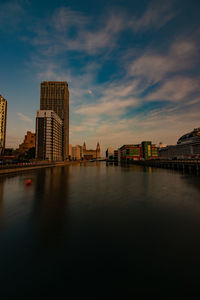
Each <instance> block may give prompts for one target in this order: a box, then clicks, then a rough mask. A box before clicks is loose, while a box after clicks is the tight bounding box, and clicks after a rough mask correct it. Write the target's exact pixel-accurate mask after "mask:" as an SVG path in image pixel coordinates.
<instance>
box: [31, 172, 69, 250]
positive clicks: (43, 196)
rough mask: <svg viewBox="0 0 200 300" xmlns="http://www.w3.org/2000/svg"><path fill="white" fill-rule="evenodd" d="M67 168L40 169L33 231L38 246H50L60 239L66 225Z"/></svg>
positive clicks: (36, 188)
mask: <svg viewBox="0 0 200 300" xmlns="http://www.w3.org/2000/svg"><path fill="white" fill-rule="evenodd" d="M69 171H70V170H69V167H68V166H66V167H55V168H48V169H41V172H40V174H38V176H37V179H36V186H35V197H34V199H35V200H34V207H33V213H34V216H33V217H34V227H35V228H34V230H35V233H36V240H37V242H39V243H40V246H44V247H46V246H48V245H49V246H50V245H52V244H54V245H55V244H56V243H55V240H57V241H58V242H59V240H61V239H62V236H63V234H64V231H66V228H65V226H66V225H67V224H66V222H67V218H66V210H67V203H68V193H69Z"/></svg>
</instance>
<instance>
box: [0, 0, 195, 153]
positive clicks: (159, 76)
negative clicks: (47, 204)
mask: <svg viewBox="0 0 200 300" xmlns="http://www.w3.org/2000/svg"><path fill="white" fill-rule="evenodd" d="M199 15H200V1H199V0H190V1H189V0H168V1H163V0H159V1H155V0H153V1H150V0H148V1H147V0H140V1H139V0H131V1H129V0H126V1H121V0H118V1H117V0H115V1H113V0H107V1H105V0H101V1H100V0H96V1H92V0H86V1H81V0H79V1H78V0H73V1H71V0H69V1H64V0H57V1H52V0H48V1H46V0H42V1H41V0H40V1H38V0H34V1H32V0H13V1H3V0H0V94H1V95H2V96H3V97H4V98H6V99H7V101H8V120H7V141H6V146H7V147H14V148H16V147H17V146H18V145H19V143H21V142H22V141H23V139H24V135H25V133H26V131H27V130H32V131H35V116H36V111H37V110H38V109H39V105H40V83H41V82H42V81H48V80H49V81H54V80H55V81H56V80H61V81H67V82H68V85H69V92H70V143H71V144H73V145H76V144H80V145H81V144H83V142H84V141H85V142H86V145H87V147H89V148H94V147H95V146H96V143H97V141H99V142H100V145H101V148H102V149H106V148H107V147H108V146H112V147H114V148H117V147H119V146H121V145H123V144H135V143H140V142H141V141H143V140H151V141H152V142H153V143H156V144H158V143H159V142H162V143H165V144H175V143H176V142H177V140H178V138H179V137H180V136H181V135H183V134H184V133H187V132H189V131H191V130H192V129H193V128H196V127H200V118H199V116H200V56H199V54H200V19H199Z"/></svg>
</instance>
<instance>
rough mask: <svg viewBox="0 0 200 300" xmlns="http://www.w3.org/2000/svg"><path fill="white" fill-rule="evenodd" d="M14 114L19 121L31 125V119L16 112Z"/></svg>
mask: <svg viewBox="0 0 200 300" xmlns="http://www.w3.org/2000/svg"><path fill="white" fill-rule="evenodd" d="M16 114H17V115H18V117H19V119H20V120H21V121H24V122H29V123H33V119H31V118H29V117H28V116H26V115H24V114H23V113H21V112H16Z"/></svg>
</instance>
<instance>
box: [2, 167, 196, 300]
mask: <svg viewBox="0 0 200 300" xmlns="http://www.w3.org/2000/svg"><path fill="white" fill-rule="evenodd" d="M27 178H31V179H32V185H31V186H26V185H25V180H26V179H27ZM199 274H200V177H193V176H192V175H186V174H185V175H184V174H180V173H178V172H173V171H170V170H164V169H152V168H143V167H140V166H130V167H121V166H114V165H109V166H106V164H105V163H104V162H103V163H88V164H82V165H79V164H77V165H73V166H66V167H57V168H49V169H41V170H35V171H32V172H29V173H26V174H19V175H15V176H10V177H1V178H0V292H1V299H17V297H18V296H19V297H20V296H26V297H27V299H30V298H32V297H33V298H34V299H36V296H38V295H43V296H45V298H49V296H51V295H54V296H55V295H56V296H58V297H57V299H61V296H59V294H60V293H61V292H64V293H65V296H64V297H63V299H75V298H76V297H77V296H78V295H82V297H86V299H97V298H98V297H99V298H100V299H116V295H117V296H118V297H120V298H121V299H129V298H128V297H129V296H132V295H135V294H138V293H140V294H141V295H142V294H143V293H147V295H150V294H153V293H154V294H159V295H160V299H162V295H164V296H170V295H171V296H172V295H173V294H175V293H181V292H189V293H190V294H194V293H196V292H197V290H198V289H199V285H200V275H199ZM2 295H3V297H2ZM82 297H81V298H80V297H79V298H78V299H82ZM99 298H98V299H99ZM137 299H140V298H137ZM146 299H148V298H146ZM168 299H170V298H168ZM177 299H178V298H177ZM190 299H191V298H190Z"/></svg>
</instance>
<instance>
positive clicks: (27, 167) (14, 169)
mask: <svg viewBox="0 0 200 300" xmlns="http://www.w3.org/2000/svg"><path fill="white" fill-rule="evenodd" d="M77 163H79V162H78V161H66V162H55V163H41V164H35V165H22V166H15V167H9V168H6V169H0V175H7V174H14V173H19V172H27V171H32V170H36V169H42V168H52V167H61V166H67V165H72V164H77Z"/></svg>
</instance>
